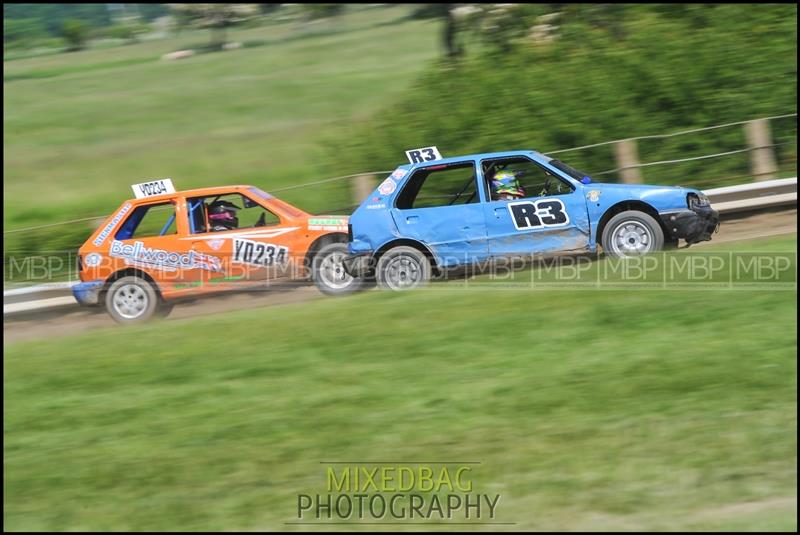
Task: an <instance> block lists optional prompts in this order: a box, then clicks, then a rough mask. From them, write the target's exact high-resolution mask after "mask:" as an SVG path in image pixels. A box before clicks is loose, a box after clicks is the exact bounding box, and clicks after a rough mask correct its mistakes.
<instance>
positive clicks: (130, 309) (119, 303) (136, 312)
mask: <svg viewBox="0 0 800 535" xmlns="http://www.w3.org/2000/svg"><path fill="white" fill-rule="evenodd" d="M112 302H113V304H114V310H115V311H116V312H117V314H119V315H120V316H122V317H123V318H125V319H135V318H138V317H139V316H141V315H142V314H144V311H145V310H147V305H148V304H149V298H148V296H147V292H145V291H144V289H143V288H142V287H141V286H139V285H138V284H133V283H129V284H125V285H123V286H120V287H119V288H117V291H116V292H114V298H113V300H112Z"/></svg>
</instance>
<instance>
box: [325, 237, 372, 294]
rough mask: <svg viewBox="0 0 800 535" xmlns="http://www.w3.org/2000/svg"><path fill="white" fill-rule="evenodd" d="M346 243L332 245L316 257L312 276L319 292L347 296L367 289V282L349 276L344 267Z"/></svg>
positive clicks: (327, 246)
mask: <svg viewBox="0 0 800 535" xmlns="http://www.w3.org/2000/svg"><path fill="white" fill-rule="evenodd" d="M345 256H347V244H346V243H331V244H328V245H326V246H325V247H323V248H322V249H320V250H319V252H317V254H315V255H314V264H313V269H312V276H313V279H314V284H316V285H317V288H319V291H321V292H322V293H324V294H327V295H346V294H351V293H353V292H357V291H358V290H361V289H362V288H364V287H365V281H364V279H362V278H359V277H353V276H352V275H349V274H348V273H347V272H346V271H345V270H344V266H343V265H342V259H344V257H345Z"/></svg>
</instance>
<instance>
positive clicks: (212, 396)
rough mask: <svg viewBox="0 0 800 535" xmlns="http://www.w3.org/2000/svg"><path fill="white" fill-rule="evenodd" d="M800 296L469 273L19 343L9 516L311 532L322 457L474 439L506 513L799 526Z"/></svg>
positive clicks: (8, 406) (471, 456) (478, 480)
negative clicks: (398, 288)
mask: <svg viewBox="0 0 800 535" xmlns="http://www.w3.org/2000/svg"><path fill="white" fill-rule="evenodd" d="M756 244H757V245H756ZM755 247H762V249H760V250H761V251H766V250H768V251H774V252H777V251H792V252H794V251H796V236H793V237H791V238H786V237H784V238H777V239H772V240H759V241H758V242H743V243H741V244H738V247H737V249H738V250H747V251H751V250H754V249H755ZM732 248H733V246H731V245H725V246H723V247H718V248H717V249H716V250H731V249H732ZM709 250H715V249H714V248H711V247H710V248H709ZM796 298H797V294H796V289H795V290H788V291H787V290H776V291H763V290H761V291H728V290H701V291H661V290H642V291H625V290H610V291H593V290H571V291H570V290H557V291H499V290H497V291H487V290H485V289H480V288H479V289H475V290H471V289H463V288H459V287H458V283H454V284H439V285H433V286H432V287H431V288H430V289H429V290H427V291H425V290H422V291H417V292H411V293H403V294H394V293H387V292H368V293H364V294H360V295H355V296H352V297H348V298H342V299H324V300H319V301H314V302H312V303H304V304H298V305H288V306H280V307H270V308H265V309H258V310H247V311H240V312H237V313H233V314H227V315H224V316H221V315H216V316H209V317H205V318H200V319H190V320H176V321H169V322H162V323H154V324H150V325H146V326H142V327H137V328H130V329H121V328H119V329H107V330H102V331H96V332H93V333H89V334H83V335H79V336H73V337H68V338H62V339H58V340H48V341H41V342H31V343H28V342H25V343H18V344H12V345H8V346H6V347H5V349H6V355H5V358H4V468H5V470H4V496H5V507H4V527H5V529H7V530H23V529H25V530H45V529H70V530H75V529H89V530H104V529H108V530H115V529H116V530H121V529H135V530H146V529H154V530H155V529H162V530H191V529H241V530H275V529H287V528H291V527H292V526H288V525H286V524H284V523H285V522H291V521H293V520H296V516H295V506H296V501H297V494H298V493H307V494H316V493H324V492H325V475H324V472H323V468H322V465H320V462H321V461H331V460H340V461H352V460H428V461H432V460H439V461H443V460H453V461H479V462H480V463H481V464H480V465H479V466H476V467H475V468H474V471H473V478H472V479H473V481H474V488H475V490H476V491H477V492H484V493H499V494H500V495H501V500H500V502H499V504H498V508H497V514H498V516H497V518H496V520H497V521H501V522H512V523H514V524H513V525H510V526H508V525H507V526H494V527H495V528H496V529H537V530H539V529H544V530H554V529H557V530H581V529H583V530H586V529H593V530H598V529H603V530H610V529H620V530H634V529H644V530H676V529H706V530H731V529H738V530H759V529H767V530H769V529H773V530H776V529H781V530H795V529H796V528H797V510H796V505H795V501H796V492H797V439H796V436H797V335H796V332H797V323H796V312H797V304H796ZM378 457H380V458H382V459H376V458H378ZM299 527H304V528H306V529H309V527H308V526H299ZM347 527H348V528H350V529H353V528H354V526H347ZM375 527H376V526H366V527H365V529H367V528H369V529H373V528H375ZM393 527H394V528H395V529H402V528H403V526H393ZM455 527H457V528H459V529H465V528H466V529H470V526H455ZM356 528H357V526H356ZM378 528H380V526H378ZM331 529H335V528H331ZM445 529H446V528H445Z"/></svg>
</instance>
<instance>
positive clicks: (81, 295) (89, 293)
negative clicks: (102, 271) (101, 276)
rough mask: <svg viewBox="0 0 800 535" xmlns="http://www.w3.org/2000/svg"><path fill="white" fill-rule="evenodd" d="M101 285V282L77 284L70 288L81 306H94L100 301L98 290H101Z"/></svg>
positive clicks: (102, 282)
mask: <svg viewBox="0 0 800 535" xmlns="http://www.w3.org/2000/svg"><path fill="white" fill-rule="evenodd" d="M103 284H104V281H102V280H96V281H89V282H81V283H78V284H76V285H75V286H73V287H72V295H73V296H75V300H76V301H77V302H78V303H80V304H81V305H86V306H90V305H96V304H98V303H99V301H100V290H102V289H103Z"/></svg>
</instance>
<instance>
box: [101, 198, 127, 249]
mask: <svg viewBox="0 0 800 535" xmlns="http://www.w3.org/2000/svg"><path fill="white" fill-rule="evenodd" d="M131 206H132V205H131V203H127V204H125V206H123V207H122V208H121V209H120V211H119V212H117V214H116V215H115V216H114V217H113V218H112V219H111V221H109V222H108V224H107V225H106V226H105V227H103V230H101V231H100V234H98V235H97V237H96V238H95V239H94V241H93V242H92V244H93V245H94V246H95V247H99V246H100V245H102V243H103V242H104V241H106V238H108V235H109V234H111V231H112V230H114V227H116V226H117V223H119V222H120V221H121V220H122V218H123V216H124V215H125V214H127V213H128V211H130V209H131Z"/></svg>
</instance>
